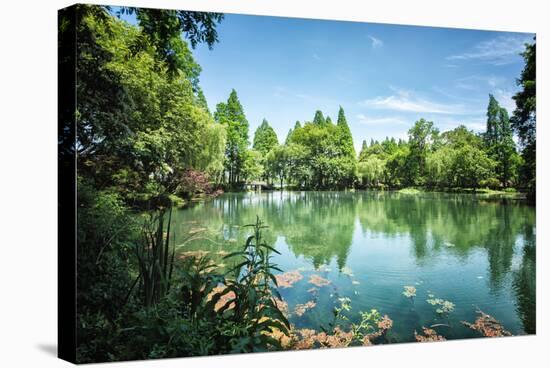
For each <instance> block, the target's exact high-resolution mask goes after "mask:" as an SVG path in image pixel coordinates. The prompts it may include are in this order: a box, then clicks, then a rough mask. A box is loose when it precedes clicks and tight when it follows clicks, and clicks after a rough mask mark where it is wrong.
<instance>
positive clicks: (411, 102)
mask: <svg viewBox="0 0 550 368" xmlns="http://www.w3.org/2000/svg"><path fill="white" fill-rule="evenodd" d="M392 89H393V90H394V91H395V92H396V94H394V95H391V96H387V97H382V96H379V97H376V98H373V99H368V100H365V101H363V102H361V104H362V105H364V106H367V107H370V108H374V109H383V110H396V111H408V112H417V113H432V114H465V113H468V111H467V110H466V109H465V108H464V106H462V105H455V104H443V103H438V102H435V101H431V100H429V99H426V98H422V97H419V96H413V95H412V93H411V92H410V91H406V90H399V89H394V88H392ZM470 113H471V111H470Z"/></svg>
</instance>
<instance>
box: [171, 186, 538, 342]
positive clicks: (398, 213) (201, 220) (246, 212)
mask: <svg viewBox="0 0 550 368" xmlns="http://www.w3.org/2000/svg"><path fill="white" fill-rule="evenodd" d="M256 216H260V218H261V219H262V220H263V221H265V223H266V224H268V225H269V231H267V232H266V233H265V236H266V240H267V241H268V242H269V243H271V244H275V243H276V242H277V240H281V241H282V242H283V243H284V244H285V245H286V246H287V247H288V250H289V251H290V254H292V255H293V256H294V257H295V258H296V259H298V258H299V259H303V260H305V262H307V263H309V264H310V265H311V266H313V267H314V268H315V269H319V268H320V267H321V266H327V265H329V264H330V263H331V262H333V261H334V262H335V264H336V266H337V267H338V269H339V270H340V271H341V270H343V269H344V267H346V265H348V263H349V257H350V254H351V253H352V251H354V252H355V251H357V254H359V253H360V251H361V250H362V249H369V246H370V244H371V243H373V242H376V244H378V245H379V244H381V245H380V246H382V251H383V252H387V257H386V259H387V264H381V265H380V269H387V270H392V267H394V264H393V263H392V262H396V261H391V260H392V259H394V258H392V257H391V255H392V254H393V253H395V252H396V249H397V248H398V247H400V246H402V245H403V244H405V243H406V244H407V245H408V249H409V253H410V260H411V261H412V262H413V264H412V266H411V267H410V270H412V271H410V272H416V271H415V270H417V269H430V267H433V265H435V264H438V262H443V261H441V259H444V262H447V263H446V264H448V269H449V270H453V272H458V273H461V272H464V270H465V269H466V268H465V265H469V264H473V265H474V266H476V267H477V266H478V265H479V267H484V268H486V271H487V280H486V282H487V287H488V292H489V293H490V294H492V295H493V298H499V297H500V296H501V294H502V293H504V294H505V295H502V297H505V296H506V295H507V294H506V293H512V294H513V297H514V298H515V310H516V313H517V315H518V316H519V320H521V325H522V326H523V330H524V331H525V332H527V333H534V332H535V324H536V322H535V321H536V319H535V290H536V288H535V253H536V252H535V249H536V248H535V232H534V231H535V230H534V227H535V210H534V208H533V207H529V206H526V205H523V204H521V203H518V202H511V203H499V202H494V201H487V200H484V199H482V198H476V197H472V196H470V195H449V194H423V195H415V196H410V195H402V194H398V193H376V192H358V193H346V192H323V193H318V192H293V193H280V192H275V193H264V194H261V195H258V194H226V195H224V196H222V197H220V198H217V199H215V200H213V201H210V202H205V203H200V204H197V205H196V206H193V207H192V208H188V209H185V210H182V211H179V212H178V213H177V214H176V216H175V218H176V219H175V226H176V233H177V234H186V233H187V232H189V231H190V230H192V229H197V228H199V229H200V228H201V227H204V228H207V229H209V232H208V234H207V235H205V236H204V238H208V239H204V238H201V239H197V240H194V241H190V242H188V243H186V246H185V249H186V250H189V249H190V250H203V251H208V252H211V253H212V254H213V255H223V254H224V252H231V251H234V250H235V249H237V248H238V247H240V246H241V245H242V244H243V243H244V240H245V238H246V236H247V232H246V231H243V228H242V225H245V224H248V223H251V222H253V221H254V219H255V218H256ZM177 236H178V237H180V236H181V237H182V239H180V240H181V241H183V238H184V237H183V235H177ZM176 242H177V243H178V241H176ZM380 242H382V243H380ZM182 249H183V248H182ZM381 259H384V257H382V258H381ZM361 261H362V263H361V264H363V265H364V267H365V269H366V268H367V267H368V266H369V265H371V262H373V261H372V260H370V259H361ZM219 262H223V261H222V260H221V257H219ZM403 262H405V261H403ZM415 265H416V266H415ZM472 267H473V266H472ZM479 267H478V268H479ZM403 268H405V266H403ZM473 269H475V270H476V271H475V272H476V273H480V272H479V271H478V269H477V268H475V267H474V268H473ZM356 271H357V273H360V272H361V270H356ZM364 272H365V273H366V272H367V271H366V270H365V271H364ZM470 276H472V277H475V276H477V277H478V278H481V277H482V276H481V275H479V276H478V275H470ZM373 277H374V276H373ZM461 287H462V288H463V289H467V288H468V287H469V286H468V284H467V281H464V285H461ZM400 288H401V287H400ZM460 292H464V293H466V291H460ZM457 293H458V292H457ZM495 300H496V299H495ZM499 300H500V299H499Z"/></svg>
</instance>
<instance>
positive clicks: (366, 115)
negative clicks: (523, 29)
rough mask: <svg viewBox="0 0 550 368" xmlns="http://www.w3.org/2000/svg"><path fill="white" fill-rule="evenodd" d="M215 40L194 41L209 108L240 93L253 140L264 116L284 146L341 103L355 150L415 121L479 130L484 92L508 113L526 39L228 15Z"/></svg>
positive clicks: (488, 33) (516, 35)
mask: <svg viewBox="0 0 550 368" xmlns="http://www.w3.org/2000/svg"><path fill="white" fill-rule="evenodd" d="M218 34H219V43H217V44H215V45H214V48H213V49H212V50H209V49H208V47H206V46H205V45H199V46H198V47H197V48H196V49H195V50H193V54H194V56H195V59H196V60H197V62H198V63H199V64H200V65H201V67H202V73H201V76H200V85H201V87H202V88H203V90H204V93H205V96H206V98H207V101H208V104H209V107H210V109H211V110H212V111H213V110H214V109H215V106H216V104H217V103H219V102H222V101H226V100H227V97H228V96H229V93H230V91H231V89H232V88H234V89H235V90H236V91H237V94H238V96H239V99H240V101H241V103H242V105H243V107H244V110H245V114H246V117H247V119H248V121H249V123H250V139H251V140H252V138H253V133H254V130H255V129H256V128H257V127H258V125H259V124H260V123H261V121H262V119H263V118H266V119H267V120H268V121H269V123H270V124H271V125H272V126H273V128H274V129H275V131H276V133H277V135H278V137H279V141H284V139H285V137H286V135H287V133H288V130H289V129H290V128H291V127H293V126H294V123H295V122H296V120H299V121H301V122H304V121H311V120H312V119H313V116H314V113H315V110H318V109H319V110H322V111H323V113H324V114H325V116H326V115H329V116H330V117H331V118H332V120H333V121H335V120H336V117H337V113H338V107H339V106H340V105H341V106H342V107H343V108H344V110H345V112H346V117H347V120H348V124H349V126H350V129H351V131H352V133H353V137H354V141H355V146H356V148H359V147H360V145H361V142H362V141H363V139H366V140H367V141H370V139H371V138H374V139H378V140H379V139H383V138H384V137H386V136H390V137H396V138H406V136H407V130H408V129H409V128H410V127H411V126H412V125H413V123H414V122H415V121H416V120H418V119H419V118H425V119H428V120H432V121H433V122H434V124H435V125H436V126H437V127H438V128H439V129H440V130H442V131H444V130H449V129H453V128H454V127H456V126H458V125H459V124H464V125H466V126H467V127H468V128H470V129H473V130H474V131H476V132H479V131H483V130H484V128H485V112H486V107H487V103H488V95H489V93H492V94H493V95H494V96H495V97H496V99H497V100H498V101H499V102H500V104H501V105H502V106H504V107H505V108H507V109H508V111H509V112H510V113H511V112H512V110H513V106H514V104H513V100H512V99H511V96H512V95H513V94H514V93H515V92H516V91H517V89H518V87H517V86H516V83H515V80H516V78H518V77H519V74H520V72H521V70H522V68H523V59H522V57H521V56H519V55H518V53H519V52H521V51H522V50H523V44H524V43H525V42H532V39H533V36H534V35H533V34H528V33H511V32H494V31H474V30H460V29H446V28H433V27H418V26H399V25H387V24H374V23H357V22H342V21H326V20H310V19H296V18H279V17H261V16H248V15H232V14H227V15H226V17H225V19H224V21H223V22H222V23H221V24H220V25H219V26H218Z"/></svg>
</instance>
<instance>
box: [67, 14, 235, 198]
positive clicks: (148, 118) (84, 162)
mask: <svg viewBox="0 0 550 368" xmlns="http://www.w3.org/2000/svg"><path fill="white" fill-rule="evenodd" d="M79 15H80V17H81V18H80V22H79V24H78V26H79V28H78V30H77V32H78V36H77V39H78V42H79V44H78V47H77V50H78V53H77V59H78V64H77V65H78V70H77V78H78V80H79V84H78V87H77V97H78V98H77V101H78V105H77V114H78V119H77V125H78V142H77V147H78V149H79V158H80V160H79V165H80V166H79V172H81V173H82V174H83V175H85V176H86V177H90V178H93V180H94V181H95V182H96V185H97V186H101V187H104V188H105V187H108V188H113V189H114V190H116V191H118V192H119V193H120V194H121V195H122V196H123V197H124V198H127V199H128V200H133V201H135V200H138V201H151V202H155V201H159V200H161V201H162V199H163V198H167V197H168V196H169V195H170V194H172V193H174V192H176V191H177V187H178V184H179V183H178V178H179V176H180V175H179V174H180V173H181V172H182V171H183V170H185V169H188V168H193V169H197V170H202V171H209V172H211V173H213V174H215V173H216V171H217V170H219V164H218V163H219V161H220V156H221V154H222V152H221V151H220V150H219V147H220V145H222V143H223V141H224V139H225V134H224V132H223V131H222V130H220V129H219V128H218V127H216V126H215V125H216V124H215V122H214V121H213V119H212V118H211V117H210V115H209V114H208V112H207V111H205V109H204V108H201V107H200V106H199V105H197V99H196V97H195V94H194V92H193V85H192V81H191V80H190V79H192V78H193V75H192V73H191V72H190V71H189V70H188V67H189V68H191V69H192V64H193V63H194V61H193V60H192V57H191V54H190V53H188V50H187V51H185V50H186V49H184V44H182V49H181V50H180V49H174V52H175V53H176V54H179V53H181V58H182V60H184V64H185V63H187V64H189V65H187V64H185V65H184V64H178V73H175V74H174V73H172V72H170V71H169V67H168V65H167V63H166V61H165V60H164V59H163V58H161V57H160V56H159V55H158V54H157V53H156V51H155V47H154V45H153V43H152V41H151V40H150V37H148V36H145V35H144V33H143V32H144V31H143V30H142V29H140V28H137V27H134V26H131V25H128V24H127V23H125V22H122V21H119V20H117V19H116V18H113V17H111V16H109V15H108V14H106V13H105V11H104V10H102V8H100V7H97V6H80V7H79ZM177 42H183V41H181V40H179V41H177ZM186 52H187V54H186ZM184 54H185V55H184ZM179 68H181V69H179Z"/></svg>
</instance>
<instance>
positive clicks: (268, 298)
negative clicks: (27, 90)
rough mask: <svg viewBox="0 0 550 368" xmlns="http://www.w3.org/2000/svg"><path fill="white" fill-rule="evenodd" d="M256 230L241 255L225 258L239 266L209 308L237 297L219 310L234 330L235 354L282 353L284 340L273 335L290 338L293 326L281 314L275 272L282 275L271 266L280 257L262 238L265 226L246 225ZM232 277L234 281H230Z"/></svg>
mask: <svg viewBox="0 0 550 368" xmlns="http://www.w3.org/2000/svg"><path fill="white" fill-rule="evenodd" d="M246 227H251V228H252V230H253V233H252V235H250V236H249V237H248V238H247V240H246V243H245V245H244V246H243V248H242V250H241V251H237V252H233V253H230V254H228V255H227V256H225V257H224V258H234V259H237V262H238V264H237V265H236V266H235V267H234V268H233V269H231V270H230V271H229V272H228V273H227V275H226V277H225V280H224V286H225V288H224V289H223V291H221V292H219V293H217V294H215V295H213V296H212V298H211V300H210V302H209V305H212V304H214V305H216V304H217V303H218V302H219V301H220V299H221V298H223V297H224V296H225V295H227V294H230V293H233V294H234V298H232V299H229V300H227V301H226V303H225V304H224V305H223V306H222V307H221V308H219V309H218V310H217V313H218V314H221V315H222V316H223V317H224V319H225V320H226V321H229V322H232V323H233V324H234V327H233V328H232V329H231V332H229V331H228V333H229V334H230V336H231V338H230V341H231V346H232V349H231V351H232V352H251V351H265V350H269V349H271V348H275V349H281V348H282V346H281V343H280V340H277V339H275V338H273V337H272V336H271V335H270V334H271V333H272V332H273V331H274V330H279V331H280V332H282V333H283V334H285V335H288V334H289V329H290V324H289V322H288V320H287V318H286V317H285V315H284V314H283V312H282V311H281V307H282V305H281V303H280V302H278V300H280V301H282V297H281V295H280V294H279V291H278V290H277V287H278V285H277V279H276V277H275V275H274V274H273V271H279V272H282V270H281V269H279V268H278V267H277V266H276V265H275V264H273V263H272V262H271V258H272V255H271V254H272V253H277V254H280V253H279V252H278V251H277V250H276V249H275V248H273V247H272V246H270V245H268V244H267V243H265V241H264V240H263V237H262V230H263V229H265V228H266V227H267V226H264V225H263V223H262V222H261V220H260V219H259V217H257V218H256V223H254V224H250V225H246ZM231 275H232V278H231V277H230V276H231Z"/></svg>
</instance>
